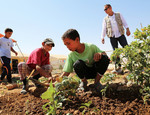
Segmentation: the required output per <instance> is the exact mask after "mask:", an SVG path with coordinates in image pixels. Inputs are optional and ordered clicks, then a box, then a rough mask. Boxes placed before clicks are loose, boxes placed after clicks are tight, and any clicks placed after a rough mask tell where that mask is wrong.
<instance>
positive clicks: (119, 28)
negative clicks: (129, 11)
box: [101, 4, 130, 73]
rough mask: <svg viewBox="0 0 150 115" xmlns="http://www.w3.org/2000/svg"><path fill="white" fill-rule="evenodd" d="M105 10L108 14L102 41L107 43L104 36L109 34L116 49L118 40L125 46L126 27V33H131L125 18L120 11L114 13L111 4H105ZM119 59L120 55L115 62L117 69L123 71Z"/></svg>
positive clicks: (103, 26) (104, 22) (104, 21)
mask: <svg viewBox="0 0 150 115" xmlns="http://www.w3.org/2000/svg"><path fill="white" fill-rule="evenodd" d="M104 11H105V13H106V14H108V15H107V16H106V17H105V18H104V20H103V25H102V34H101V40H102V43H103V44H104V43H105V40H104V37H105V36H106V35H107V37H109V38H110V42H111V45H112V48H113V50H115V48H118V42H119V43H120V45H121V46H122V47H125V46H126V45H128V43H127V40H126V37H125V35H124V28H125V29H126V35H127V36H129V35H130V30H129V27H128V25H127V23H126V21H125V19H124V18H123V16H122V15H121V14H120V13H114V12H113V11H112V7H111V5H110V4H106V5H105V6H104ZM119 60H120V58H119V57H118V60H116V64H115V70H116V72H118V73H119V72H122V70H121V64H119V63H118V62H119ZM117 66H118V67H117Z"/></svg>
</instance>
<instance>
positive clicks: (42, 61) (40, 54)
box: [27, 48, 50, 69]
mask: <svg viewBox="0 0 150 115" xmlns="http://www.w3.org/2000/svg"><path fill="white" fill-rule="evenodd" d="M44 52H45V51H44V49H42V48H37V49H35V50H34V51H32V53H31V54H30V56H29V58H28V60H27V65H28V66H29V67H30V68H32V69H35V68H36V65H39V66H43V65H46V64H49V63H50V62H49V57H50V56H49V53H48V52H45V53H44Z"/></svg>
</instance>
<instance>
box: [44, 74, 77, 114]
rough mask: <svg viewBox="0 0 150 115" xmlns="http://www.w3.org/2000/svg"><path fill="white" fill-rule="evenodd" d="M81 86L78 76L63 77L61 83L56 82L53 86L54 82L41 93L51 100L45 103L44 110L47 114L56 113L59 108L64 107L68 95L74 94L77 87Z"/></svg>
mask: <svg viewBox="0 0 150 115" xmlns="http://www.w3.org/2000/svg"><path fill="white" fill-rule="evenodd" d="M78 87H79V80H78V79H77V78H76V77H66V76H65V77H63V80H62V82H61V83H56V84H55V87H53V84H52V82H51V83H50V87H49V88H48V89H47V91H46V92H44V93H43V94H42V95H41V98H42V99H48V100H49V102H48V103H46V104H45V105H43V110H45V111H46V113H47V115H56V111H57V109H58V108H61V107H62V103H63V102H64V101H65V100H69V99H67V97H68V96H70V95H71V96H74V95H75V91H76V89H77V88H78ZM48 106H49V108H47V107H48Z"/></svg>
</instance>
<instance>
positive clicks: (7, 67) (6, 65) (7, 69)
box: [1, 56, 12, 83]
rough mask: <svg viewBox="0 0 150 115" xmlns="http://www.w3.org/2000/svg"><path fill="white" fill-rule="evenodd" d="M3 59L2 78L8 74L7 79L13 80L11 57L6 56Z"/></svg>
mask: <svg viewBox="0 0 150 115" xmlns="http://www.w3.org/2000/svg"><path fill="white" fill-rule="evenodd" d="M1 59H2V61H3V66H2V70H3V72H2V74H1V80H3V79H4V77H5V76H6V75H7V81H8V82H9V83H11V82H12V80H11V67H10V58H7V57H6V56H2V57H1Z"/></svg>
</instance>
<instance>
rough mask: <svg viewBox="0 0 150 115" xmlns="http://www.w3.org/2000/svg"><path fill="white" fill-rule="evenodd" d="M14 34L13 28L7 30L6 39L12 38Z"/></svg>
mask: <svg viewBox="0 0 150 115" xmlns="http://www.w3.org/2000/svg"><path fill="white" fill-rule="evenodd" d="M12 33H13V30H12V29H11V28H6V29H5V37H6V38H10V37H11V35H12Z"/></svg>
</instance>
